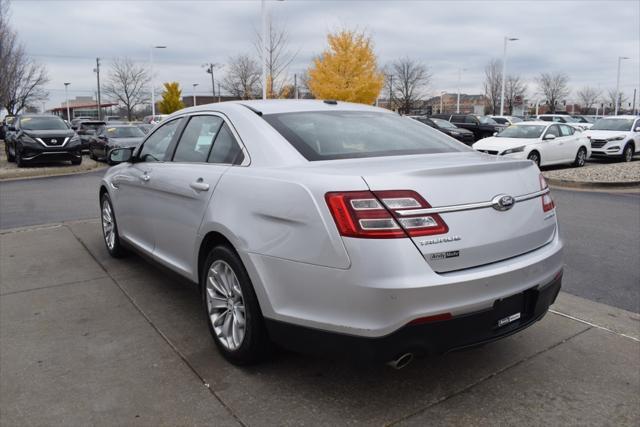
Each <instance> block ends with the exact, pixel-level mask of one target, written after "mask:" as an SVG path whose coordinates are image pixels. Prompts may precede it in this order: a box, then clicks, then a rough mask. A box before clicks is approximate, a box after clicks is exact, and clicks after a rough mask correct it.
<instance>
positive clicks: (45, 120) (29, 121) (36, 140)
mask: <svg viewBox="0 0 640 427" xmlns="http://www.w3.org/2000/svg"><path fill="white" fill-rule="evenodd" d="M9 131H12V132H14V134H13V136H12V138H11V141H10V142H7V143H6V144H5V146H4V149H5V152H6V154H7V160H9V161H10V162H12V161H15V162H16V164H17V165H18V167H22V166H24V165H25V164H26V163H41V162H63V161H69V160H70V161H71V164H74V165H79V164H80V163H81V162H82V149H81V148H80V138H79V137H78V135H76V133H75V132H74V131H73V130H72V129H69V127H68V126H67V124H66V123H65V122H64V121H63V120H62V119H61V118H60V117H57V116H43V115H32V114H24V115H19V116H16V120H15V121H14V122H13V123H12V125H11V126H10V127H9Z"/></svg>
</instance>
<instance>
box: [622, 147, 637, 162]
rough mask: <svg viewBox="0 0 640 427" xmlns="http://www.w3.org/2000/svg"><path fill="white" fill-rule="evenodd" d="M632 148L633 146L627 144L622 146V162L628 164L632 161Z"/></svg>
mask: <svg viewBox="0 0 640 427" xmlns="http://www.w3.org/2000/svg"><path fill="white" fill-rule="evenodd" d="M633 152H634V147H633V144H631V143H629V144H627V145H625V146H624V150H622V161H623V162H630V161H632V160H633V154H634V153H633Z"/></svg>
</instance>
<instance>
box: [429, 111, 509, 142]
mask: <svg viewBox="0 0 640 427" xmlns="http://www.w3.org/2000/svg"><path fill="white" fill-rule="evenodd" d="M431 117H433V118H436V119H444V120H446V121H448V122H451V123H453V124H454V125H456V126H458V127H459V128H463V129H468V130H470V131H471V132H473V135H474V136H475V140H476V141H478V140H479V139H482V138H487V137H489V136H493V134H494V133H496V132H500V131H501V130H502V129H504V128H505V127H506V126H504V125H501V124H498V122H496V121H495V120H493V119H492V118H491V117H486V116H477V115H475V114H434V115H432V116H431Z"/></svg>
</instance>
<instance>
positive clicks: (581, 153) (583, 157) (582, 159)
mask: <svg viewBox="0 0 640 427" xmlns="http://www.w3.org/2000/svg"><path fill="white" fill-rule="evenodd" d="M586 162H587V150H586V149H585V148H584V147H580V148H579V149H578V152H577V153H576V159H575V160H574V161H573V166H575V167H577V168H581V167H583V166H584V164H585V163H586Z"/></svg>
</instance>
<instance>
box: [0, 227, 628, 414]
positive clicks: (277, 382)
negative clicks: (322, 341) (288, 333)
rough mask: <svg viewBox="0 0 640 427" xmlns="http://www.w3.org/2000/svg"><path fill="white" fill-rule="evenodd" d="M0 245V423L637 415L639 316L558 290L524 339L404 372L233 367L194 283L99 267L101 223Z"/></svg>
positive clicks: (295, 359) (37, 231) (333, 364)
mask: <svg viewBox="0 0 640 427" xmlns="http://www.w3.org/2000/svg"><path fill="white" fill-rule="evenodd" d="M0 239H1V240H0V257H1V264H0V269H1V271H2V289H1V293H2V299H1V307H0V309H1V310H0V338H1V341H2V343H3V345H2V346H1V350H0V351H1V354H0V372H1V374H0V392H1V394H2V396H3V399H2V403H1V407H0V413H2V414H3V415H2V420H3V424H5V425H17V424H20V425H21V424H27V423H31V424H65V425H78V424H88V423H103V424H106V423H109V424H140V425H151V424H160V423H162V424H170V425H172V424H211V423H214V424H216V425H227V424H241V425H264V424H274V425H275V424H277V425H299V424H307V423H312V424H325V425H328V424H331V425H336V424H346V423H358V422H359V423H363V424H378V425H379V424H394V423H399V424H408V425H413V424H421V425H424V424H425V423H427V422H429V423H441V424H447V423H452V422H455V423H463V422H464V423H476V424H480V423H483V422H492V423H509V422H511V423H513V422H516V421H520V422H522V420H523V419H526V420H527V422H529V423H531V424H540V423H543V422H546V423H549V422H551V423H553V424H559V423H578V424H629V425H631V424H634V423H635V421H637V419H638V417H640V409H639V408H640V393H639V391H640V372H638V370H637V369H633V368H632V369H630V367H634V366H637V356H638V354H639V352H640V343H639V341H638V337H639V334H638V322H639V321H640V319H639V318H638V315H637V314H633V313H631V312H628V311H624V310H620V309H615V308H613V307H610V306H605V305H602V304H598V303H594V302H590V301H587V300H583V299H581V298H577V297H573V296H571V295H568V294H564V293H563V294H561V296H560V297H559V301H558V302H557V303H556V305H555V306H554V307H553V308H554V311H555V312H552V313H549V314H548V315H547V316H546V317H545V318H544V319H543V320H542V321H541V322H539V323H538V324H536V325H535V326H533V327H532V328H530V329H528V330H526V331H524V332H523V333H521V334H517V335H515V336H513V337H510V338H508V339H505V340H503V341H500V342H496V343H493V344H490V345H487V346H484V347H482V348H478V349H474V350H470V351H465V352H459V353H453V354H449V355H446V356H443V357H437V358H429V359H421V360H417V361H416V362H414V363H413V364H411V365H410V366H409V367H407V368H405V369H404V370H401V371H394V370H391V369H389V368H388V367H386V366H384V365H364V366H361V365H356V364H352V363H348V362H337V361H330V360H323V359H317V358H312V357H308V356H302V355H297V354H292V353H285V352H282V353H280V354H278V355H276V357H274V359H273V360H272V361H271V362H269V363H267V364H264V365H260V366H255V367H251V368H245V369H240V368H237V367H233V366H231V365H229V364H228V363H227V362H225V361H224V360H223V359H222V358H221V357H220V356H219V354H218V353H217V351H216V349H215V347H214V345H213V342H212V340H211V338H210V336H209V334H208V331H207V328H206V321H205V319H204V318H203V316H202V315H201V310H200V306H199V304H200V301H199V296H198V294H197V292H196V290H195V289H194V287H192V286H191V285H189V284H188V283H185V282H184V281H183V280H182V279H180V278H179V277H177V276H175V275H173V274H172V273H168V272H166V271H164V270H160V269H158V268H157V267H156V266H154V265H151V264H149V263H147V262H146V261H144V260H143V259H142V258H140V257H138V256H135V255H134V256H130V257H129V258H126V259H124V260H114V259H112V258H110V257H109V256H108V254H107V252H106V249H105V248H104V244H103V242H102V240H101V236H100V231H99V224H98V222H97V221H95V220H88V221H76V222H69V223H65V224H60V225H49V226H40V227H31V228H25V229H22V230H9V231H5V232H3V234H2V235H1V236H0ZM558 313H561V314H558ZM567 316H570V317H574V318H579V319H584V320H586V321H587V323H585V322H584V321H580V320H574V319H572V318H570V317H567ZM603 327H604V328H606V329H602V328H603ZM311 420H312V421H311Z"/></svg>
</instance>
